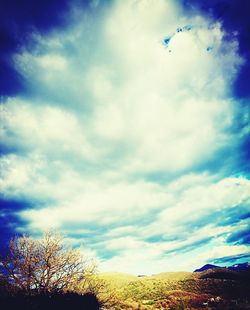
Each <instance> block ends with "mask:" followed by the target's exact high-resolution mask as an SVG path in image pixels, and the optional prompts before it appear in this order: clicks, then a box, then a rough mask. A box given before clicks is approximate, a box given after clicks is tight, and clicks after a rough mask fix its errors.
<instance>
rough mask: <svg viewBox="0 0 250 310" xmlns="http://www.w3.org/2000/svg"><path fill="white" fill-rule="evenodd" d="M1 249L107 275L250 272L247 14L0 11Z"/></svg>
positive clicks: (225, 8)
mask: <svg viewBox="0 0 250 310" xmlns="http://www.w3.org/2000/svg"><path fill="white" fill-rule="evenodd" d="M0 6H1V7H0V75H1V79H0V92H1V93H0V99H1V133H0V135H1V142H0V147H1V160H0V165H1V181H0V186H1V196H0V197H1V209H0V212H1V213H0V230H1V231H0V233H1V247H2V248H3V247H4V246H5V245H6V243H7V241H8V239H9V238H10V237H11V236H13V235H19V234H22V233H28V234H30V235H31V236H34V237H38V236H40V235H41V234H42V232H43V231H46V230H50V229H53V230H56V231H59V232H61V233H63V234H64V235H65V236H66V240H67V242H68V243H69V244H70V245H71V246H73V247H80V248H81V249H82V250H83V251H84V253H85V255H87V256H89V257H93V258H94V259H96V260H97V261H98V262H99V269H100V271H120V272H128V273H133V274H153V273H159V272H164V271H180V270H187V271H192V270H194V269H196V268H199V267H200V266H202V265H204V264H206V263H214V264H217V265H220V266H228V265H232V264H235V263H241V262H246V261H249V258H250V248H249V243H250V229H249V217H250V179H249V177H250V169H249V168H250V166H249V157H250V153H249V149H250V147H249V146H250V138H249V132H250V126H249V118H250V109H249V106H250V101H249V99H250V87H249V85H250V63H249V56H250V34H249V33H250V32H249V30H250V21H249V19H248V16H247V15H248V12H249V9H250V4H249V1H248V0H231V1H230V0H212V1H198V0H158V1H154V0H126V1H121V0H117V1H115V0H114V1H113V0H110V1H108V0H106V1H104V0H91V1H90V0H89V1H83V0H76V1H73V0H71V1H64V0H63V1H61V0H60V1H59V0H50V1H48V0H46V1H31V0H24V1H22V2H20V1H18V0H9V1H8V2H7V1H5V3H4V2H3V1H1V4H0Z"/></svg>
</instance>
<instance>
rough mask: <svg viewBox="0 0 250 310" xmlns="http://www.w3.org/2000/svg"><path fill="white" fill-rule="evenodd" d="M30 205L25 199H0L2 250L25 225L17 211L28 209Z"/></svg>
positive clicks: (0, 243) (0, 246)
mask: <svg viewBox="0 0 250 310" xmlns="http://www.w3.org/2000/svg"><path fill="white" fill-rule="evenodd" d="M27 207H29V205H28V204H27V203H26V202H23V201H15V200H6V199H0V235H1V242H0V250H1V249H2V248H3V247H5V246H6V244H7V242H8V241H9V239H10V238H11V237H13V236H14V235H17V234H18V233H17V230H16V229H17V228H18V227H25V226H24V225H25V224H26V223H25V221H23V220H20V218H19V217H18V216H17V214H16V212H17V211H20V210H22V209H26V208H27Z"/></svg>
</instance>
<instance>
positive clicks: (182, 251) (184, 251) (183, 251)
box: [165, 237, 213, 255]
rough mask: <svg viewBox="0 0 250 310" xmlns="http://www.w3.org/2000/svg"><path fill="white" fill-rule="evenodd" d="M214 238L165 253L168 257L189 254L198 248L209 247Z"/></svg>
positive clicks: (207, 238) (204, 239)
mask: <svg viewBox="0 0 250 310" xmlns="http://www.w3.org/2000/svg"><path fill="white" fill-rule="evenodd" d="M212 240H213V238H212V237H206V238H203V239H201V240H198V241H196V242H194V243H192V244H189V245H186V246H181V247H176V248H174V249H172V250H168V251H166V252H165V254H166V255H169V254H172V253H175V252H178V254H179V253H187V252H191V251H194V250H196V249H198V248H201V247H202V246H203V245H207V244H208V243H209V242H210V241H212Z"/></svg>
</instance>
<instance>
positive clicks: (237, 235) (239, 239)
mask: <svg viewBox="0 0 250 310" xmlns="http://www.w3.org/2000/svg"><path fill="white" fill-rule="evenodd" d="M227 242H228V243H233V244H246V245H248V244H250V227H247V228H245V229H241V230H239V231H236V232H234V233H232V234H230V236H229V237H228V238H227Z"/></svg>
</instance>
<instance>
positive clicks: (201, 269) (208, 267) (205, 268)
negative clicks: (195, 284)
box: [194, 264, 220, 272]
mask: <svg viewBox="0 0 250 310" xmlns="http://www.w3.org/2000/svg"><path fill="white" fill-rule="evenodd" d="M213 268H220V266H216V265H212V264H206V265H204V266H202V267H201V268H199V269H195V271H194V272H202V271H206V270H208V269H213Z"/></svg>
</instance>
